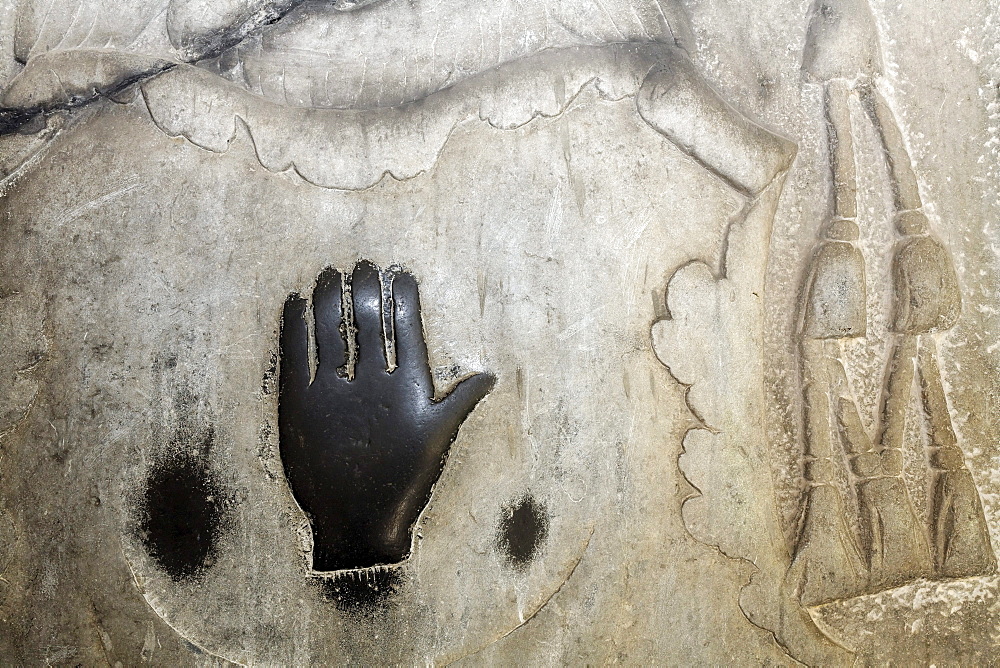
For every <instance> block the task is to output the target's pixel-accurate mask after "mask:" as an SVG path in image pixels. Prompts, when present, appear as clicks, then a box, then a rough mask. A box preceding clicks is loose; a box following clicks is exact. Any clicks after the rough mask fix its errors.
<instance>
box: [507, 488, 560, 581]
mask: <svg viewBox="0 0 1000 668" xmlns="http://www.w3.org/2000/svg"><path fill="white" fill-rule="evenodd" d="M548 534H549V518H548V515H546V513H545V509H544V508H543V507H542V506H541V505H540V504H539V503H538V502H537V501H535V499H534V498H533V497H532V496H530V495H528V494H525V495H524V496H522V497H521V498H520V499H518V500H516V501H514V502H513V503H511V504H510V505H508V506H506V507H504V508H503V510H501V511H500V525H499V528H498V530H497V547H498V548H499V549H500V552H501V554H503V555H504V557H505V558H506V559H507V561H508V562H509V563H510V565H511V566H513V567H514V568H516V569H518V570H524V569H525V568H527V567H528V564H530V563H531V561H532V560H533V559H534V558H535V555H536V554H537V553H538V551H539V550H540V549H541V547H542V544H543V543H544V542H545V539H546V537H547V536H548Z"/></svg>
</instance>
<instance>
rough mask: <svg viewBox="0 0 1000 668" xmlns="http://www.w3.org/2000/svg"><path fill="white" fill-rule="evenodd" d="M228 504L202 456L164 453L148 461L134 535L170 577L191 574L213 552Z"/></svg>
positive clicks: (211, 557)
mask: <svg viewBox="0 0 1000 668" xmlns="http://www.w3.org/2000/svg"><path fill="white" fill-rule="evenodd" d="M202 448H203V449H207V446H205V445H204V444H203V445H202ZM228 505H229V499H228V495H227V494H226V492H225V490H224V488H223V486H222V484H221V483H220V481H219V477H218V475H217V474H216V473H215V472H214V471H212V469H211V467H210V466H209V464H208V460H207V457H205V456H204V455H202V456H199V455H196V454H191V453H187V452H181V453H174V454H171V455H168V456H166V457H163V458H162V459H160V460H158V461H157V462H156V463H154V464H153V466H152V468H151V470H150V472H149V476H148V478H147V480H146V487H145V491H144V493H143V495H142V499H141V502H140V509H139V523H138V534H139V539H140V540H141V542H142V544H143V546H144V547H145V548H146V550H147V552H149V555H150V556H151V557H152V558H153V560H154V561H155V562H156V564H157V565H158V566H159V567H160V568H161V569H162V570H163V571H164V572H165V573H166V574H167V575H169V576H170V578H171V579H172V580H174V581H176V582H181V581H185V580H191V579H195V578H197V576H199V575H200V574H201V573H202V572H204V570H205V569H206V568H208V567H209V566H211V565H212V564H213V563H214V562H215V560H216V558H217V553H218V546H219V540H220V538H221V536H222V533H223V531H224V529H225V525H226V521H227V515H228V512H227V511H228Z"/></svg>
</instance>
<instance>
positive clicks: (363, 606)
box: [317, 567, 403, 614]
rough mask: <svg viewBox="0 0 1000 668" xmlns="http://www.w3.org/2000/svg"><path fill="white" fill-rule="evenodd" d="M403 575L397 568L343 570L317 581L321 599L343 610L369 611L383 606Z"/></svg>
mask: <svg viewBox="0 0 1000 668" xmlns="http://www.w3.org/2000/svg"><path fill="white" fill-rule="evenodd" d="M402 580H403V578H402V577H401V575H400V572H399V569H397V568H384V567H375V568H365V569H361V570H354V571H343V572H340V573H337V574H336V575H334V576H333V577H323V578H319V579H318V580H317V583H318V584H319V586H320V588H321V590H322V592H323V598H325V599H326V600H328V601H333V603H334V604H335V605H336V606H337V608H338V609H340V610H342V611H344V612H358V613H362V614H372V613H374V612H377V611H378V610H379V609H380V608H383V607H384V606H385V605H386V604H387V603H389V600H390V599H391V598H392V597H393V595H394V594H396V592H398V591H399V586H400V584H401V583H402Z"/></svg>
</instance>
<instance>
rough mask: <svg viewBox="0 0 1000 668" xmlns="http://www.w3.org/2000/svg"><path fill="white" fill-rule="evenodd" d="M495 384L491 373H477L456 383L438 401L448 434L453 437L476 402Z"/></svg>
mask: <svg viewBox="0 0 1000 668" xmlns="http://www.w3.org/2000/svg"><path fill="white" fill-rule="evenodd" d="M495 384H496V378H495V377H494V376H493V374H489V373H477V374H476V375H475V376H469V377H468V378H466V379H465V380H463V381H462V382H460V383H459V384H458V385H456V386H455V389H453V390H452V391H451V393H450V394H448V396H446V397H445V398H444V399H442V400H441V401H440V403H439V407H440V410H441V411H442V414H443V415H442V417H443V419H444V421H445V426H446V427H447V428H448V435H449V436H452V437H454V435H455V433H456V432H457V431H458V428H459V427H460V426H461V425H462V423H463V422H464V421H465V418H467V417H468V416H469V413H471V412H472V409H473V408H475V407H476V404H478V403H479V402H480V401H482V399H483V397H485V396H486V395H487V394H489V392H490V390H492V389H493V386H494V385H495Z"/></svg>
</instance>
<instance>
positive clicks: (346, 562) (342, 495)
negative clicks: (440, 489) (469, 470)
mask: <svg viewBox="0 0 1000 668" xmlns="http://www.w3.org/2000/svg"><path fill="white" fill-rule="evenodd" d="M351 292H352V298H353V302H354V323H355V327H356V328H357V343H356V358H355V366H354V378H353V380H349V379H348V378H346V377H345V376H344V375H343V374H341V373H338V368H339V367H342V366H343V365H344V364H345V361H346V357H347V351H348V348H347V346H346V345H345V339H344V336H343V335H342V333H341V332H342V329H341V322H342V320H343V318H342V314H341V293H342V290H341V275H340V273H339V272H338V271H336V270H335V269H327V270H326V271H324V272H323V273H322V274H321V275H320V277H319V279H318V280H317V282H316V287H315V289H314V291H313V312H314V314H315V323H316V327H315V335H316V353H317V357H318V363H317V366H316V372H315V377H314V378H313V380H312V382H310V370H309V354H308V349H309V348H308V346H309V333H308V329H307V325H306V321H305V318H304V317H305V313H306V301H305V300H304V299H302V298H301V297H300V296H299V295H292V296H290V297H289V298H288V299H287V300H286V302H285V309H284V315H283V317H282V324H281V342H280V343H281V360H280V367H281V371H280V380H279V390H278V392H279V394H278V423H279V437H280V448H281V459H282V462H283V464H284V468H285V474H286V476H287V477H288V482H289V484H290V485H291V488H292V493H293V495H294V496H295V498H296V500H297V501H298V503H299V505H300V506H301V507H302V509H303V510H305V511H306V513H307V514H308V515H309V518H310V522H311V524H312V531H313V570H316V571H333V570H341V569H351V568H365V567H368V566H374V565H378V564H392V563H397V562H400V561H402V560H403V559H405V558H406V557H407V556H409V553H410V543H411V533H412V529H413V525H414V523H415V522H416V520H417V517H418V516H419V515H420V512H421V511H422V510H423V509H424V506H426V505H427V501H428V500H429V499H430V494H431V488H432V487H433V485H434V483H435V482H436V481H437V479H438V477H439V476H440V474H441V470H442V468H443V466H444V461H445V457H446V456H447V453H448V448H449V447H450V445H451V443H452V441H453V440H454V439H455V436H456V435H457V434H458V429H459V427H460V426H461V424H462V422H464V421H465V418H466V417H468V415H469V413H471V412H472V409H473V408H475V406H476V404H477V403H478V402H479V401H480V400H481V399H482V398H483V397H484V396H486V394H487V393H488V392H489V391H490V390H491V389H492V388H493V383H494V378H493V376H491V375H489V374H483V373H480V374H477V375H474V376H471V377H470V378H467V379H465V380H463V381H462V382H461V383H459V384H458V385H457V386H456V387H455V389H454V390H453V391H452V392H451V393H450V394H449V395H448V396H447V397H445V398H443V399H441V400H440V401H434V382H433V380H432V378H431V372H430V365H429V363H428V359H427V347H426V344H425V343H424V336H423V329H422V327H421V322H420V301H419V297H418V293H417V283H416V281H415V280H414V278H413V276H412V275H411V274H409V273H406V272H399V273H396V274H395V275H394V276H393V279H392V295H393V309H392V318H393V327H392V329H393V330H394V333H395V344H396V346H395V348H396V364H397V367H396V368H395V369H394V370H393V371H392V372H389V371H387V366H388V365H387V362H386V355H385V338H387V337H385V336H384V328H383V326H382V287H381V283H380V280H379V270H378V268H377V267H375V266H374V265H373V264H371V263H369V262H360V263H358V264H357V266H355V268H354V273H353V275H352V277H351Z"/></svg>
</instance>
